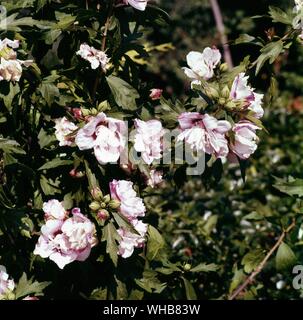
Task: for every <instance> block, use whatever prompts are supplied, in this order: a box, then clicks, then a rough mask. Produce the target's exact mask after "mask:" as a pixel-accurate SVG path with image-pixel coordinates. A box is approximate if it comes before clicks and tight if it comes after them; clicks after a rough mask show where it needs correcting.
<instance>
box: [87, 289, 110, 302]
mask: <svg viewBox="0 0 303 320" xmlns="http://www.w3.org/2000/svg"><path fill="white" fill-rule="evenodd" d="M89 298H90V299H91V300H107V288H105V289H102V288H98V289H95V290H94V291H93V292H92V293H91V295H90V297H89Z"/></svg>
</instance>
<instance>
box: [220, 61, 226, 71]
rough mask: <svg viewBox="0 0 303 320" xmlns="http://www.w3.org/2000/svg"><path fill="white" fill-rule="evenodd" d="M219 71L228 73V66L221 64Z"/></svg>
mask: <svg viewBox="0 0 303 320" xmlns="http://www.w3.org/2000/svg"><path fill="white" fill-rule="evenodd" d="M220 71H221V72H226V71H228V64H227V63H226V62H225V63H222V64H221V65H220Z"/></svg>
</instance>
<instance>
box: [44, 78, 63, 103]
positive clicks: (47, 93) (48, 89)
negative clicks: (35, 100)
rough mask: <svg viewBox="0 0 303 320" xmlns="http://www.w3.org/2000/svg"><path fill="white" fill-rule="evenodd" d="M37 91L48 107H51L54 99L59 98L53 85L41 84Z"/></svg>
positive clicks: (57, 90)
mask: <svg viewBox="0 0 303 320" xmlns="http://www.w3.org/2000/svg"><path fill="white" fill-rule="evenodd" d="M39 91H40V93H41V95H42V97H43V98H44V100H45V101H46V102H47V104H48V105H49V106H51V105H52V104H53V103H54V101H55V99H56V98H57V97H59V96H60V91H59V89H58V88H57V87H56V86H55V85H54V84H53V83H49V82H42V83H41V85H40V87H39Z"/></svg>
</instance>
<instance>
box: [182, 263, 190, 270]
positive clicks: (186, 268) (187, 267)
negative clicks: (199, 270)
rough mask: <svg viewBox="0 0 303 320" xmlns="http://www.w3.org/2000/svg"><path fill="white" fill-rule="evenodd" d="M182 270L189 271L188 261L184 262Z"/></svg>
mask: <svg viewBox="0 0 303 320" xmlns="http://www.w3.org/2000/svg"><path fill="white" fill-rule="evenodd" d="M183 269H184V271H189V270H190V269H191V265H190V264H189V263H186V264H185V265H184V267H183Z"/></svg>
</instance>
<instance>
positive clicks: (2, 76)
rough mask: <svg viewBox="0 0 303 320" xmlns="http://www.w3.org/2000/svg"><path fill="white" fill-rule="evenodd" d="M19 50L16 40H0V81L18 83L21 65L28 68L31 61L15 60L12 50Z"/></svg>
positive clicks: (14, 52)
mask: <svg viewBox="0 0 303 320" xmlns="http://www.w3.org/2000/svg"><path fill="white" fill-rule="evenodd" d="M18 48H19V41H18V40H9V39H7V38H6V39H4V40H0V81H2V80H6V81H19V80H20V78H21V75H22V65H25V66H29V65H30V64H31V63H32V61H31V60H26V61H22V60H19V59H17V53H16V51H15V50H14V49H18Z"/></svg>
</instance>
